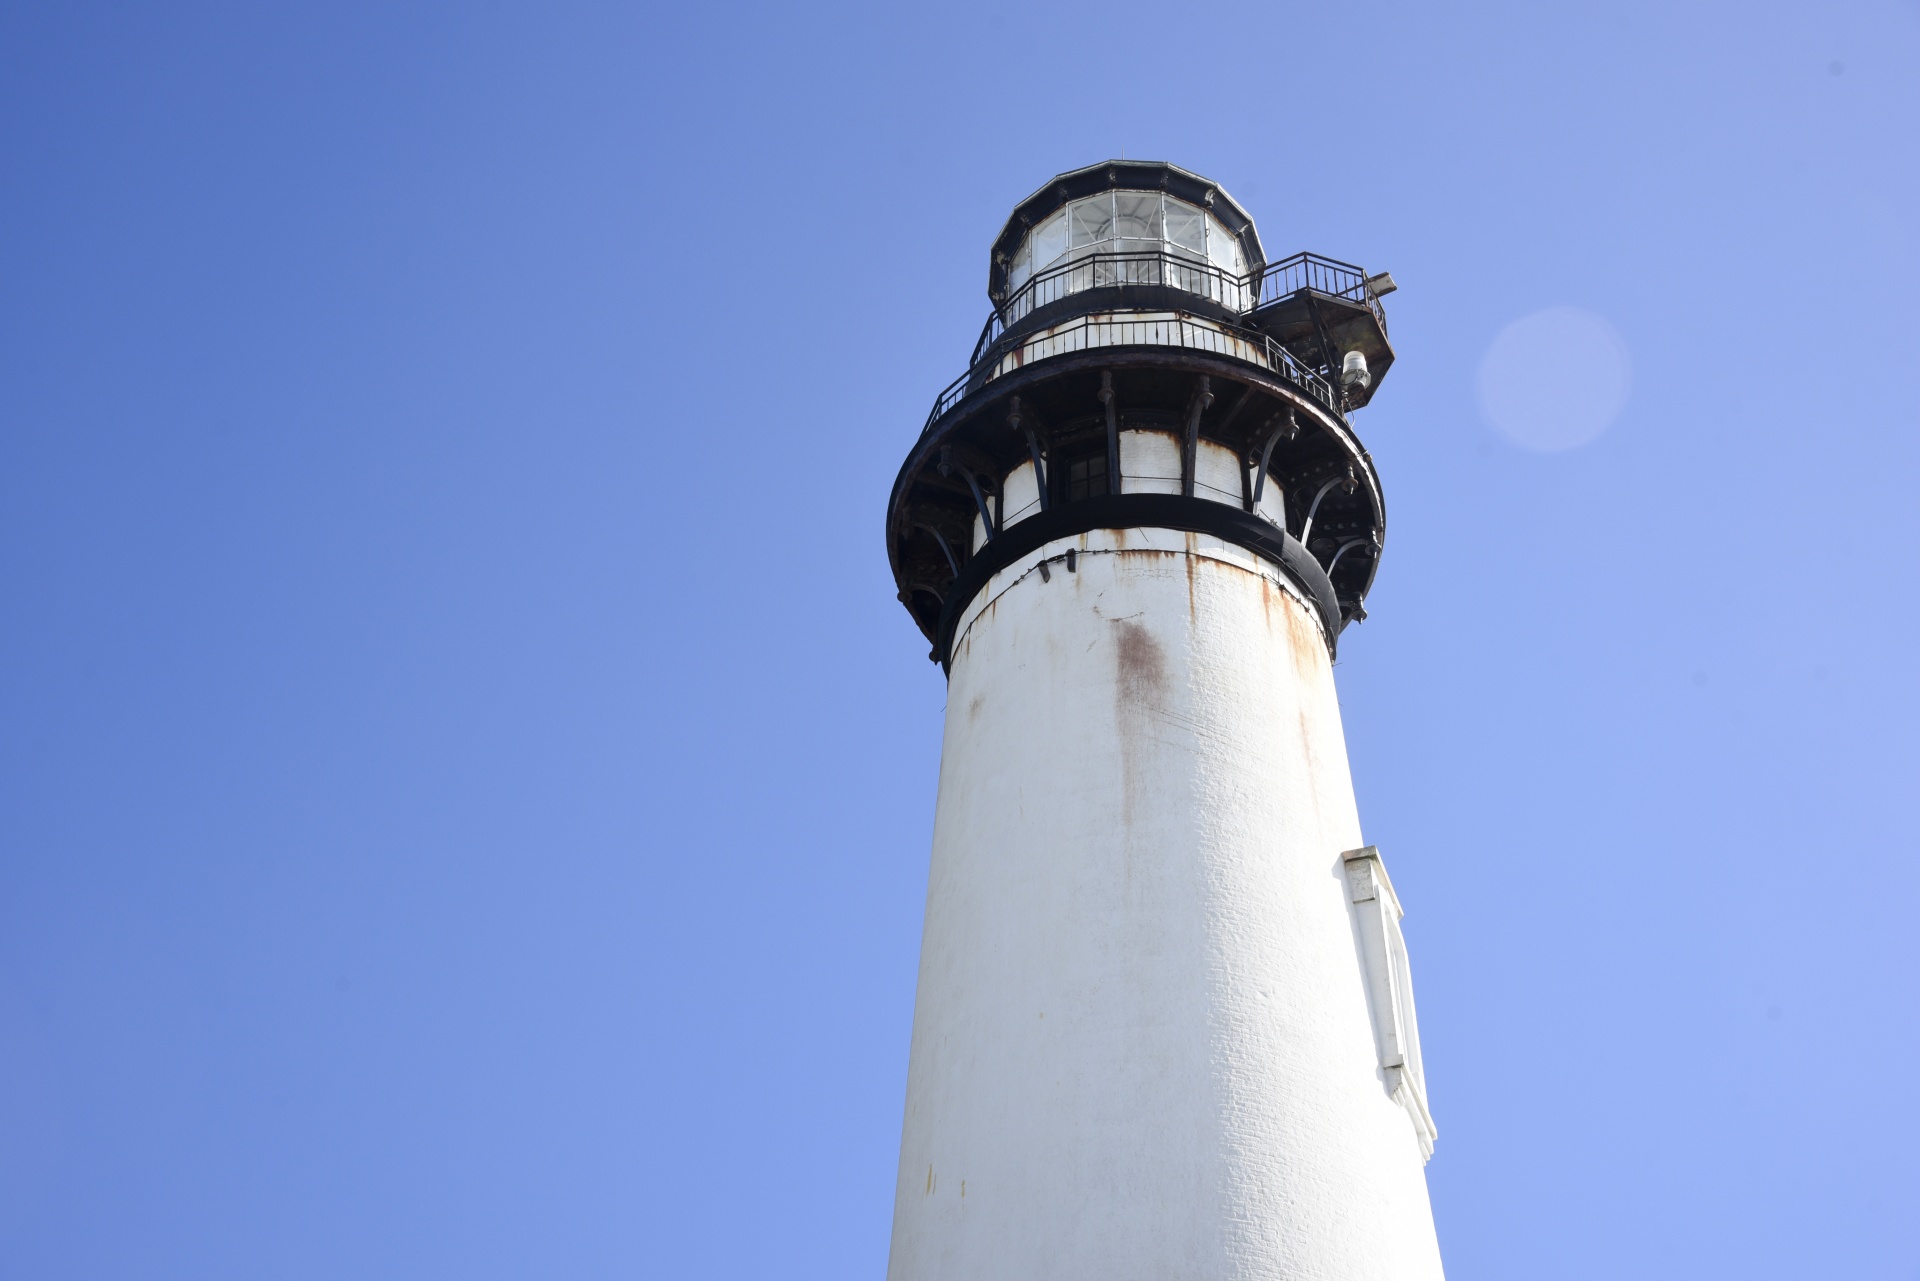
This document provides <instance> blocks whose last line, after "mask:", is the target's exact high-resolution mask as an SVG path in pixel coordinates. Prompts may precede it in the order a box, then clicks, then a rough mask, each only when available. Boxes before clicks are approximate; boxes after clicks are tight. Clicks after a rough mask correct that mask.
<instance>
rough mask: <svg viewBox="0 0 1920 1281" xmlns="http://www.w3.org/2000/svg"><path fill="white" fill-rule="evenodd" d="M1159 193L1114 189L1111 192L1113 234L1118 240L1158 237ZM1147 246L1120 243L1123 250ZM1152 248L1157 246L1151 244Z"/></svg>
mask: <svg viewBox="0 0 1920 1281" xmlns="http://www.w3.org/2000/svg"><path fill="white" fill-rule="evenodd" d="M1160 229H1161V223H1160V193H1159V192H1157V191H1116V192H1114V193H1113V234H1114V236H1115V237H1116V238H1118V239H1120V240H1153V241H1157V240H1159V239H1160ZM1147 247H1148V246H1136V245H1122V246H1121V248H1122V249H1123V250H1132V249H1144V248H1147ZM1151 247H1152V248H1155V249H1157V248H1159V246H1158V245H1157V244H1156V245H1153V246H1151Z"/></svg>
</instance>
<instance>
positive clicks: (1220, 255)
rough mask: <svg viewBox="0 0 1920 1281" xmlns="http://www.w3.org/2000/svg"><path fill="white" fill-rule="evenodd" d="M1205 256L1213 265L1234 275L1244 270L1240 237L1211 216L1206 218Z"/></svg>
mask: <svg viewBox="0 0 1920 1281" xmlns="http://www.w3.org/2000/svg"><path fill="white" fill-rule="evenodd" d="M1207 257H1208V258H1209V259H1211V260H1212V262H1213V265H1214V266H1216V267H1218V268H1220V269H1221V270H1222V271H1230V272H1232V273H1233V274H1234V275H1236V276H1237V275H1239V274H1240V273H1241V272H1243V271H1245V270H1246V265H1245V259H1244V257H1243V256H1242V255H1241V253H1240V238H1239V237H1238V236H1236V235H1234V234H1233V233H1232V232H1230V231H1228V230H1227V229H1226V228H1225V227H1224V226H1222V225H1221V224H1220V223H1219V222H1218V221H1217V220H1215V219H1213V218H1209V219H1207Z"/></svg>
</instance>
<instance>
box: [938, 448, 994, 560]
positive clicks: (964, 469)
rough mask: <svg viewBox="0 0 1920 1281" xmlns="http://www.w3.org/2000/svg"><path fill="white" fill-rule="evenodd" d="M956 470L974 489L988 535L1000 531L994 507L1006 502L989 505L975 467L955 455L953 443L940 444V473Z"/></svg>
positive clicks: (990, 482)
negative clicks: (975, 473)
mask: <svg viewBox="0 0 1920 1281" xmlns="http://www.w3.org/2000/svg"><path fill="white" fill-rule="evenodd" d="M956 470H958V471H959V473H960V474H961V475H962V476H963V477H965V478H966V482H967V488H968V489H971V490H972V491H973V505H974V506H975V507H978V508H979V509H980V523H981V524H982V525H984V526H986V530H987V537H988V538H992V537H993V536H994V535H995V534H997V533H999V532H1000V518H999V517H998V516H997V515H995V512H994V508H997V507H1004V506H1006V504H1005V503H1004V502H999V503H995V504H994V506H993V507H988V506H987V499H986V495H984V494H982V493H981V492H980V478H979V477H978V476H976V475H974V473H973V468H971V467H969V466H967V465H966V464H965V463H963V462H961V461H960V460H959V459H957V458H955V457H954V456H953V446H952V445H942V446H940V474H941V475H942V476H951V475H953V473H954V472H955V471H956ZM987 483H988V484H992V483H993V482H992V481H988V482H987Z"/></svg>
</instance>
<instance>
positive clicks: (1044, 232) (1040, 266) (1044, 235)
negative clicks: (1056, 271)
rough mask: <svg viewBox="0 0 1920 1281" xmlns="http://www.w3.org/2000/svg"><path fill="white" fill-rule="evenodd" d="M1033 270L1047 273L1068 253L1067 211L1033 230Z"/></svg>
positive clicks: (1057, 214) (1061, 212)
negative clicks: (1057, 259) (1055, 261)
mask: <svg viewBox="0 0 1920 1281" xmlns="http://www.w3.org/2000/svg"><path fill="white" fill-rule="evenodd" d="M1032 243H1033V270H1035V271H1045V270H1046V269H1047V268H1048V267H1049V266H1051V265H1052V263H1053V261H1054V259H1056V258H1058V257H1059V256H1060V255H1061V254H1063V253H1065V252H1067V211H1066V210H1064V209H1062V210H1061V211H1060V212H1059V213H1056V214H1055V215H1053V217H1051V218H1049V219H1047V220H1046V221H1045V222H1043V223H1041V224H1040V225H1039V226H1038V227H1035V228H1034V229H1033V236H1032Z"/></svg>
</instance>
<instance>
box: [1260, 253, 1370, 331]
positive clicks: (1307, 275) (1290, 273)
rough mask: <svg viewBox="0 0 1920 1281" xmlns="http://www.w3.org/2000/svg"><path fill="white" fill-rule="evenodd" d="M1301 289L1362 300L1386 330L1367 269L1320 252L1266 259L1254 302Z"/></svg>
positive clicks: (1271, 300)
mask: <svg viewBox="0 0 1920 1281" xmlns="http://www.w3.org/2000/svg"><path fill="white" fill-rule="evenodd" d="M1302 289H1311V290H1313V291H1314V292H1315V293H1322V294H1328V295H1331V296H1332V297H1335V298H1344V299H1346V300H1347V301H1348V302H1357V303H1361V304H1363V305H1364V306H1365V307H1366V308H1367V309H1368V310H1369V311H1371V312H1372V313H1373V317H1374V319H1375V320H1378V321H1379V322H1380V332H1381V333H1383V334H1384V333H1385V332H1387V312H1386V309H1385V308H1384V307H1382V306H1381V305H1380V297H1379V295H1378V294H1376V293H1374V292H1373V286H1372V285H1371V284H1369V283H1368V282H1367V273H1366V272H1365V271H1362V270H1361V269H1360V268H1358V267H1356V266H1354V265H1353V264H1352V263H1350V262H1340V261H1338V260H1337V259H1333V258H1322V257H1321V256H1320V255H1319V254H1305V253H1301V254H1295V255H1294V256H1293V257H1291V258H1288V259H1285V260H1284V261H1281V262H1273V263H1268V264H1267V266H1266V268H1265V269H1264V270H1262V271H1261V273H1260V293H1259V301H1258V302H1256V303H1255V304H1254V306H1256V307H1265V306H1267V305H1268V304H1270V303H1276V302H1279V301H1280V300H1281V299H1282V298H1286V297H1289V296H1291V295H1293V294H1297V293H1299V292H1300V291H1301V290H1302Z"/></svg>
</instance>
